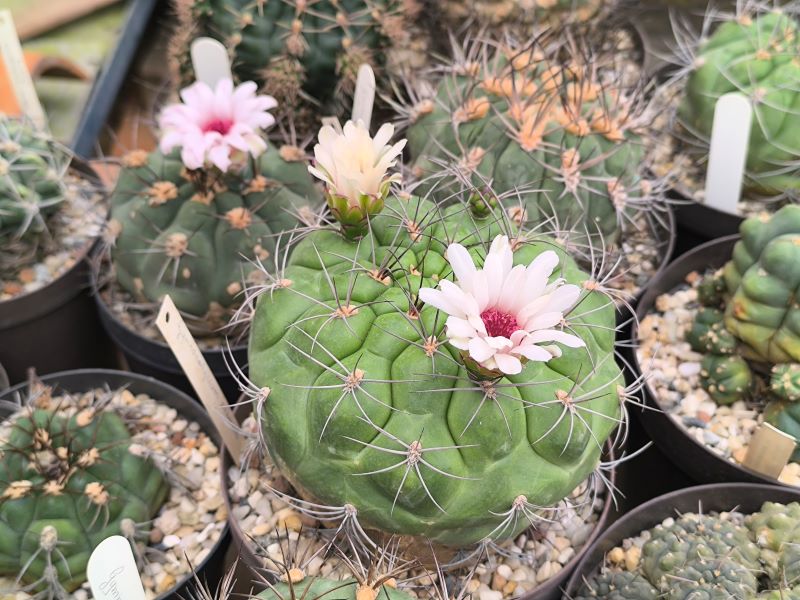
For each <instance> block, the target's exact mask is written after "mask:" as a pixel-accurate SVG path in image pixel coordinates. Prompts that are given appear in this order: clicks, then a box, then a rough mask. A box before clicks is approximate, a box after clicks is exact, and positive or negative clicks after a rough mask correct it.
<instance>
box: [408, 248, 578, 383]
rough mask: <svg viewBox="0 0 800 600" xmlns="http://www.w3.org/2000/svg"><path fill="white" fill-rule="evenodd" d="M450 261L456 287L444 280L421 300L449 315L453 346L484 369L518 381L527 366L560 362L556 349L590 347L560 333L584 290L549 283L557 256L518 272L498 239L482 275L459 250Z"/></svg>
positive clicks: (544, 255) (451, 254) (543, 257)
mask: <svg viewBox="0 0 800 600" xmlns="http://www.w3.org/2000/svg"><path fill="white" fill-rule="evenodd" d="M447 259H448V261H449V262H450V265H451V266H452V267H453V273H454V274H455V277H456V282H455V283H454V282H452V281H448V280H442V281H440V282H439V289H433V288H422V289H420V291H419V297H420V299H421V300H422V301H423V302H425V303H426V304H430V305H432V306H435V307H436V308H438V309H439V310H442V311H444V312H445V313H447V314H448V315H449V316H448V318H447V322H446V333H447V338H448V341H449V342H450V344H452V345H453V346H454V347H456V348H458V349H459V350H462V351H464V353H465V354H467V355H468V356H469V358H471V359H472V360H474V361H475V362H476V363H477V364H478V365H480V366H481V367H482V368H484V369H486V370H488V371H493V372H496V373H498V374H505V375H516V374H517V373H520V372H521V371H522V367H523V362H524V361H527V360H531V361H541V362H547V361H549V360H550V359H552V358H554V357H558V356H561V349H560V348H559V347H558V346H556V345H555V344H556V343H558V344H563V345H565V346H568V347H570V348H580V347H583V346H585V344H584V342H583V340H581V339H580V338H579V337H578V336H576V335H572V334H569V333H566V332H565V331H563V330H562V329H555V328H556V327H558V326H559V325H560V324H561V323H562V321H563V320H564V314H565V313H566V312H568V311H569V309H570V308H572V307H573V306H574V305H575V303H576V302H577V301H578V298H579V297H580V294H581V288H580V287H578V286H576V285H571V284H565V283H564V280H563V279H557V280H555V281H554V282H553V283H548V280H549V278H550V275H552V273H553V271H554V270H555V268H556V267H557V266H558V261H559V259H558V255H557V254H556V253H555V252H553V251H552V250H548V251H546V252H543V253H542V254H540V255H539V256H537V257H536V258H535V259H534V260H533V261H532V262H531V264H530V265H528V266H527V267H525V266H524V265H517V266H513V261H514V256H513V252H512V250H511V245H510V244H509V241H508V238H507V237H506V236H497V237H496V238H495V239H494V240H493V241H492V245H491V248H490V250H489V254H488V255H487V257H486V260H485V262H484V265H483V268H482V269H478V268H476V267H475V264H474V262H473V260H472V257H471V256H470V254H469V252H468V251H467V249H466V248H465V247H464V246H462V245H460V244H451V245H450V246H449V247H448V248H447Z"/></svg>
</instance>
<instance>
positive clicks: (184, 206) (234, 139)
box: [108, 80, 321, 330]
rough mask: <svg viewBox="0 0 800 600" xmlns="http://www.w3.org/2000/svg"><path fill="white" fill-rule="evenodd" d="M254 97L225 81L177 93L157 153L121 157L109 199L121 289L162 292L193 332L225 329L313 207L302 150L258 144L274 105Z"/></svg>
mask: <svg viewBox="0 0 800 600" xmlns="http://www.w3.org/2000/svg"><path fill="white" fill-rule="evenodd" d="M254 92H255V84H252V83H250V84H245V85H242V86H240V87H239V88H237V89H236V90H234V89H233V86H232V84H231V82H230V81H229V80H228V81H225V82H221V83H220V84H219V85H218V86H217V89H216V90H211V89H210V88H208V86H204V84H200V83H198V84H195V86H192V87H191V88H189V89H188V90H185V91H184V98H185V99H186V101H187V103H186V104H185V105H177V106H173V107H170V108H168V109H167V110H166V111H165V113H164V115H163V117H162V126H163V128H164V132H163V138H162V143H161V150H160V151H156V152H153V153H151V154H149V155H148V154H147V153H146V152H143V151H134V152H132V153H130V154H128V155H127V156H126V157H125V158H124V159H123V169H122V172H121V174H120V176H119V180H118V183H117V186H116V189H115V190H114V192H113V194H112V196H111V220H110V222H109V226H108V228H109V234H110V235H109V237H110V239H111V242H112V259H113V262H114V266H115V271H116V277H117V279H118V281H119V283H120V285H121V286H122V287H123V288H125V289H126V290H127V291H129V292H130V293H131V294H132V295H133V296H134V297H135V298H137V299H139V300H140V301H149V302H159V301H160V300H161V298H162V297H163V296H164V295H165V294H170V296H171V297H172V299H173V300H174V301H175V304H176V306H177V307H178V308H179V309H180V310H181V311H183V312H185V313H186V314H187V315H189V316H191V317H194V319H195V320H197V321H198V322H204V323H205V326H203V325H198V329H200V330H203V329H205V330H208V329H209V328H211V329H215V328H217V327H220V326H223V325H225V324H226V323H227V321H228V319H229V318H230V315H231V313H232V311H233V309H234V308H235V304H236V302H237V301H239V300H240V292H241V291H242V289H243V286H244V283H245V282H246V281H249V278H250V277H251V275H252V274H253V273H254V272H256V271H257V265H258V264H259V263H263V262H266V261H267V259H270V262H271V260H273V259H274V255H275V253H276V247H277V246H278V239H277V238H278V236H279V234H281V233H282V232H285V231H289V230H292V229H294V228H296V227H298V225H299V223H300V222H301V221H302V219H303V218H304V215H312V214H313V209H316V207H317V205H318V204H320V203H321V195H320V193H319V191H318V190H317V188H316V187H315V186H314V184H313V182H312V181H311V178H310V176H309V175H308V172H307V162H306V160H305V154H304V153H303V152H302V151H301V150H300V149H298V148H296V147H292V146H283V147H281V148H276V147H274V146H272V145H270V146H269V147H267V145H266V143H265V141H264V140H263V139H262V138H261V136H260V134H259V129H261V128H263V127H266V126H269V125H270V124H271V123H272V117H270V115H269V114H268V113H267V112H266V109H267V108H270V107H272V106H274V101H273V100H272V99H271V98H266V97H259V96H255V95H254ZM215 103H216V106H215ZM178 147H180V150H178V149H177V148H178Z"/></svg>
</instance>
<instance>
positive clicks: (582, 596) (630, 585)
mask: <svg viewBox="0 0 800 600" xmlns="http://www.w3.org/2000/svg"><path fill="white" fill-rule="evenodd" d="M659 597H660V595H659V592H658V590H656V588H654V587H653V586H652V585H651V584H650V582H649V581H647V579H645V578H644V577H642V576H641V575H639V574H638V573H634V572H632V571H606V572H604V573H600V574H598V575H597V576H595V577H592V578H591V579H589V580H588V581H587V582H585V583H584V586H583V588H582V589H581V591H580V592H579V594H578V595H577V596H576V597H575V600H592V599H594V598H602V599H603V600H657V599H658V598H659Z"/></svg>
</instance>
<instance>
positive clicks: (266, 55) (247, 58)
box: [172, 0, 425, 110]
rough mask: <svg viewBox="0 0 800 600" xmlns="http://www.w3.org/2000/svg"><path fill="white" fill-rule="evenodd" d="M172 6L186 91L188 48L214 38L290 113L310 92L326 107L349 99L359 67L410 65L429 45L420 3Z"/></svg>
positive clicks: (189, 2) (238, 69)
mask: <svg viewBox="0 0 800 600" xmlns="http://www.w3.org/2000/svg"><path fill="white" fill-rule="evenodd" d="M174 5H175V9H176V13H177V15H178V22H179V25H178V27H177V28H176V36H175V38H174V39H173V49H172V54H173V60H174V63H175V68H176V71H177V73H178V79H179V80H180V83H181V85H182V86H185V85H189V84H190V83H192V82H193V81H194V74H193V71H192V68H191V60H190V56H189V45H190V43H191V42H192V40H194V39H195V38H196V37H199V36H210V37H213V38H216V39H218V40H220V41H221V42H223V43H224V44H225V46H226V47H227V48H228V50H229V53H230V55H231V56H230V57H231V63H232V65H233V70H234V73H235V75H236V77H237V79H238V80H239V81H256V82H257V83H259V84H260V85H262V86H263V88H262V89H263V91H264V93H266V94H269V95H271V96H274V97H275V98H277V99H278V102H279V104H280V105H281V106H282V107H283V108H284V109H287V110H293V109H295V108H297V107H298V105H300V104H302V101H303V97H304V96H308V95H310V96H311V97H312V98H314V99H315V100H316V101H317V102H322V103H325V102H327V101H329V100H331V99H336V98H344V97H349V96H350V95H351V94H352V91H353V89H354V86H355V80H356V74H357V71H358V68H359V67H360V66H361V65H362V64H365V63H366V64H371V65H372V66H373V68H375V69H379V67H381V66H384V65H386V64H387V62H389V63H391V64H392V65H399V64H400V63H405V65H406V66H408V64H409V63H415V62H416V63H419V61H421V60H424V58H425V53H424V48H425V40H423V39H420V36H418V35H414V29H413V26H414V20H415V18H416V17H417V16H418V14H419V11H420V10H421V7H420V6H418V3H417V2H416V0H280V1H277V2H276V1H270V2H260V1H259V2H253V0H175V2H174ZM415 49H416V50H417V51H415ZM394 54H397V57H396V58H395V57H394V56H393V55H394ZM417 66H421V64H417Z"/></svg>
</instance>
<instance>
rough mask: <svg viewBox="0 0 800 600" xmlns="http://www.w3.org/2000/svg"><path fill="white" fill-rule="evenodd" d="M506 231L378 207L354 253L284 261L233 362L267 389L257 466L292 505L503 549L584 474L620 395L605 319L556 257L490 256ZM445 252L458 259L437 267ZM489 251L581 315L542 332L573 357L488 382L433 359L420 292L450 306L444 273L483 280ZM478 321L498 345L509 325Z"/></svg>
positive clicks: (452, 361) (435, 338)
mask: <svg viewBox="0 0 800 600" xmlns="http://www.w3.org/2000/svg"><path fill="white" fill-rule="evenodd" d="M506 226H507V223H506V222H505V221H504V220H503V219H499V218H498V217H497V216H494V215H492V216H486V217H483V218H481V217H479V216H477V215H475V214H472V213H471V212H470V211H468V210H467V209H466V208H465V207H464V206H461V205H454V206H450V207H448V208H441V207H439V206H437V205H435V204H434V203H432V202H430V201H428V200H424V199H420V198H418V197H415V196H410V197H409V196H405V195H401V196H399V197H397V196H394V197H393V196H389V197H388V198H387V199H386V201H385V206H384V209H383V212H381V213H380V214H377V215H373V216H372V217H371V218H370V220H369V224H368V229H367V231H366V233H365V235H364V236H363V237H361V238H360V239H355V240H350V239H347V238H346V237H345V236H343V235H342V234H341V233H339V232H337V231H331V230H330V229H321V230H318V231H315V232H313V233H310V234H308V235H307V236H306V237H305V238H304V239H303V240H302V241H301V242H300V243H299V244H298V245H297V246H296V247H295V249H294V251H293V253H292V255H291V257H290V258H289V262H288V265H287V267H286V269H285V271H284V272H282V273H281V278H282V280H283V281H285V282H286V283H285V285H284V286H282V287H281V288H280V289H275V290H273V292H272V293H271V294H264V295H262V296H261V297H260V298H259V299H258V303H257V308H256V312H255V316H254V319H253V322H252V327H251V332H250V345H249V357H248V362H249V368H250V378H251V379H252V381H253V383H254V384H255V385H256V386H258V387H259V388H265V387H266V388H269V395H268V397H267V400H266V402H264V404H263V413H261V415H260V416H261V417H262V419H261V423H262V428H263V438H264V440H265V442H266V444H267V448H268V450H269V453H270V455H271V457H272V459H273V461H274V463H275V464H276V465H277V466H278V468H279V469H280V471H281V473H282V474H283V475H284V476H285V477H286V478H287V479H288V480H289V481H290V482H291V483H292V484H293V485H294V487H295V489H297V490H298V491H299V492H300V493H301V494H302V495H303V497H305V498H313V499H315V500H316V501H318V502H320V503H323V504H325V505H328V506H336V507H343V506H346V507H349V508H348V511H349V513H348V514H351V513H352V514H356V515H357V518H358V520H359V523H361V524H362V525H363V526H364V527H365V528H375V529H378V530H382V531H384V532H391V533H397V534H403V535H410V536H426V537H427V538H429V539H430V540H433V541H434V542H438V543H442V544H446V545H450V546H465V545H468V544H473V543H476V542H480V541H483V540H487V539H506V538H509V537H512V536H514V535H516V534H518V533H519V532H520V531H522V530H523V529H524V528H526V527H528V526H529V525H530V521H529V518H534V519H535V513H536V511H537V510H538V509H537V507H547V506H552V505H554V504H555V503H558V502H560V501H561V500H562V499H564V498H565V497H567V496H568V495H569V494H570V493H571V492H572V491H573V490H574V489H575V488H576V487H577V486H578V484H579V483H580V482H581V481H583V480H584V479H585V478H586V477H587V476H588V475H589V474H590V473H591V472H592V471H593V470H594V469H596V468H597V467H598V463H599V459H600V454H601V451H602V445H603V443H604V442H605V440H606V439H607V438H608V436H609V435H610V433H611V431H612V430H613V429H614V428H615V426H616V425H617V423H618V419H619V418H620V417H619V415H620V401H621V397H620V394H621V393H623V391H624V390H623V388H622V387H621V386H623V385H624V384H623V381H622V378H621V373H620V370H619V368H618V367H617V365H616V364H615V361H614V359H613V347H614V330H615V317H614V306H613V302H612V301H611V300H610V299H609V298H608V297H606V296H605V295H604V294H602V293H601V292H600V291H599V290H598V289H597V285H596V283H593V282H592V281H591V280H590V279H589V276H588V275H587V274H586V273H584V272H582V271H581V270H580V269H579V268H578V267H577V266H576V264H575V262H574V261H573V259H571V258H570V257H569V255H568V254H567V253H566V252H565V251H564V250H563V249H562V248H560V247H559V245H558V244H557V242H555V240H552V239H550V238H548V237H546V236H542V238H541V239H537V238H535V237H533V236H532V237H531V238H530V239H519V240H516V241H515V242H514V243H513V244H511V243H510V242H508V241H507V240H506V241H505V244H510V245H509V246H503V243H504V242H503V239H502V238H500V237H499V236H500V234H502V233H504V232H507V229H505V227H506ZM455 241H457V242H458V243H459V244H461V245H462V246H463V248H462V249H461V250H463V253H462V252H461V250H459V249H458V248H457V247H455V246H449V247H450V248H451V250H450V251H448V244H449V243H451V242H455ZM489 242H492V247H493V248H494V247H496V246H497V247H505V248H513V263H514V264H516V265H530V264H531V263H532V261H534V259H537V257H541V260H540V262H539V263H537V264H538V265H543V264H544V263H543V262H542V261H548V264H549V265H551V268H554V266H553V265H555V262H557V263H558V268H557V270H556V271H554V272H553V274H552V278H551V279H550V282H551V285H552V286H558V285H560V283H561V282H563V281H566V282H567V284H574V285H575V286H578V287H577V288H573V287H571V286H570V287H569V293H572V292H573V291H574V293H575V294H576V297H577V296H578V295H579V296H580V299H579V300H577V302H576V306H579V309H576V311H575V312H565V313H564V316H563V321H562V320H561V318H560V317H559V319H557V320H558V321H559V322H558V323H551V324H552V325H553V326H554V327H556V328H558V333H554V334H552V335H553V336H554V337H553V338H550V339H555V340H564V339H566V338H567V337H568V336H566V335H565V334H566V332H567V331H569V332H570V333H572V334H574V335H576V336H579V338H580V339H581V340H582V342H581V345H580V346H577V345H576V343H575V341H573V342H571V345H570V346H566V345H562V344H561V343H556V342H554V343H553V344H552V345H549V346H548V348H549V350H546V351H545V355H544V356H542V353H541V352H540V351H538V350H537V351H534V350H533V349H531V350H530V352H531V353H530V356H532V357H536V360H529V361H528V360H523V361H522V366H521V368H520V370H518V371H517V374H508V375H504V374H503V372H499V371H498V370H497V369H499V368H500V367H501V366H503V365H506V366H503V368H506V369H508V370H507V371H504V372H511V371H514V370H515V369H514V368H513V367H514V365H513V364H512V365H510V366H509V365H507V363H506V362H505V361H504V362H503V365H500V364H499V363H498V364H497V365H495V366H494V367H493V366H491V364H490V363H486V366H483V367H481V366H480V365H479V364H476V362H475V361H477V360H479V359H477V358H474V357H473V356H472V354H471V353H469V352H467V351H462V350H459V349H458V348H457V347H456V346H454V345H453V344H457V343H459V342H457V341H455V340H454V341H452V343H451V341H449V340H450V339H451V336H453V335H455V330H451V328H450V325H452V327H456V325H455V324H454V322H453V321H451V319H452V318H453V317H450V318H447V317H446V315H445V313H444V311H440V310H437V309H436V308H435V307H434V306H433V305H431V304H427V303H425V302H423V301H421V300H420V295H421V294H422V292H421V291H420V290H421V288H425V289H427V290H429V291H431V290H430V288H434V287H436V286H437V284H440V283H441V289H443V290H444V289H452V288H453V287H454V286H455V284H454V283H452V278H453V269H454V268H456V267H455V266H451V264H450V261H452V262H453V265H455V264H456V261H457V256H456V254H457V252H458V253H459V254H458V256H461V260H460V261H459V262H458V264H459V265H461V264H463V260H465V259H466V258H465V256H464V254H466V253H468V254H469V256H470V260H473V261H477V263H478V264H481V261H482V260H483V257H485V256H486V252H487V250H488V249H489ZM508 251H509V252H512V250H510V249H509V250H508ZM548 251H553V253H548ZM447 252H452V254H448V256H447V257H446V256H445V254H446V253H447ZM490 258H491V257H490ZM510 258H511V257H509V263H508V264H507V265H506V266H507V267H508V268H509V269H510V268H511V264H510ZM497 260H499V259H497V255H495V257H494V258H491V261H489V259H487V263H488V262H491V264H487V265H485V269H487V270H492V269H496V268H498V267H500V264H497ZM502 260H505V259H502ZM551 261H552V262H551ZM503 264H505V263H503ZM520 268H522V267H518V268H517V271H516V273H517V274H519V273H520ZM529 268H533V267H529ZM540 268H543V267H540ZM486 272H487V271H486V270H484V271H481V273H486ZM491 272H494V271H491ZM523 272H524V268H523ZM537 272H538V271H537ZM542 272H543V273H545V275H544V280H543V281H541V282H540V283H537V284H536V288H535V289H536V290H539V291H544V290H545V286H546V284H547V274H548V273H550V271H547V270H544V271H542ZM461 274H462V275H463V274H464V271H461ZM556 278H561V279H560V280H559V282H556ZM448 284H449V285H448ZM529 285H533V284H532V283H531V284H529ZM512 287H513V286H512ZM524 287H525V286H522V285H520V286H518V287H514V288H513V290H512V289H511V287H509V289H508V290H507V292H508V293H520V294H521V293H522V290H523V288H524ZM486 289H491V284H487V286H486ZM547 289H554V288H552V287H551V288H547ZM530 290H531V291H535V290H534V288H533V287H531V288H530ZM495 291H496V293H498V294H499V293H500V290H499V289H497V290H495ZM565 291H567V290H565ZM476 293H479V291H476ZM542 302H543V301H540V302H539V304H540V305H541V304H542ZM454 310H456V309H454ZM531 310H534V307H531ZM485 313H486V314H485V315H484V316H483V317H481V318H482V319H486V322H488V323H489V325H485V326H486V327H491V328H493V329H492V331H495V330H496V331H497V335H501V334H502V335H505V333H501V330H502V332H506V329H507V328H508V327H510V326H511V325H513V323H511V322H510V320H509V315H504V314H503V313H501V312H500V311H499V309H492V310H488V309H487V311H485ZM553 316H554V315H553V314H550V315H549V316H548V317H547V318H548V319H552V318H553ZM543 318H544V317H543ZM446 322H447V323H450V325H448V329H447V335H448V337H447V338H446V339H445V323H446ZM542 323H543V324H544V321H542ZM517 327H519V324H517ZM508 334H509V335H511V333H510V330H509V331H508ZM476 339H477V338H476ZM514 339H516V337H515V338H514ZM544 339H548V338H544ZM573 346H575V347H573ZM534 352H535V354H534ZM550 352H552V354H549V353H550ZM476 355H477V352H476ZM545 359H546V360H545ZM480 360H483V359H482V358H481V359H480ZM499 360H500V358H498V361H499ZM511 362H512V363H513V361H511ZM489 490H491V493H487V491H489ZM526 515H527V516H526Z"/></svg>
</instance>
